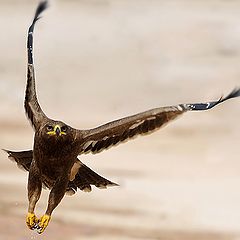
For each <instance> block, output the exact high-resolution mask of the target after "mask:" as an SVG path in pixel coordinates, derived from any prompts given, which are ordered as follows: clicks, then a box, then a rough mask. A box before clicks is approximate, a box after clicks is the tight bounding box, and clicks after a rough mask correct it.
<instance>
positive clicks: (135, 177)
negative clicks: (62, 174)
mask: <svg viewBox="0 0 240 240" xmlns="http://www.w3.org/2000/svg"><path fill="white" fill-rule="evenodd" d="M37 3H38V1H36V0H21V1H17V0H8V1H7V0H0V29H1V36H0V53H1V58H0V60H1V61H0V112H1V114H0V133H1V138H0V148H6V149H11V150H26V149H31V148H32V141H33V130H32V129H31V126H30V124H29V123H28V120H27V119H26V117H25V113H24V108H23V101H24V91H25V83H26V76H25V75H26V33H27V29H28V26H29V24H30V23H31V20H32V17H33V14H34V11H35V8H36V6H37ZM50 5H51V7H50V8H49V9H48V10H47V11H46V12H45V13H44V14H43V16H44V17H43V18H42V19H41V20H40V21H39V22H38V23H37V26H36V31H35V38H34V40H35V46H34V47H35V51H34V55H35V70H36V79H37V91H38V97H39V100H40V104H41V106H42V108H43V109H44V111H45V112H46V114H47V115H48V116H49V117H51V118H54V119H61V120H63V121H65V122H66V123H68V124H70V125H72V126H74V127H76V128H80V129H85V128H92V127H95V126H98V125H100V124H103V123H106V122H108V121H111V120H114V119H118V118H121V117H124V116H127V115H130V114H134V113H138V112H140V111H144V110H147V109H150V108H154V107H159V106H166V105H175V104H178V103H195V102H201V101H208V100H216V99H218V98H219V97H220V96H221V95H222V94H227V93H228V92H229V91H231V90H232V89H233V88H234V87H236V86H240V80H239V79H240V68H239V64H240V1H223V0H203V1H190V0H178V1H174V0H171V1H164V0H78V1H77V0H75V1H74V0H55V1H52V2H51V3H50ZM239 104H240V100H239V99H235V100H230V101H228V102H226V103H224V104H222V105H220V106H218V107H216V108H215V109H213V110H211V111H207V112H200V113H194V112H192V113H188V114H186V115H184V116H183V117H181V118H179V119H178V120H177V121H175V122H172V123H170V124H169V125H168V126H167V127H165V128H163V129H162V130H161V131H158V132H156V133H154V134H152V135H150V136H146V137H141V138H137V139H136V140H134V141H131V142H128V143H127V144H123V145H120V146H118V147H116V148H112V149H110V150H108V151H106V152H102V153H100V154H98V155H91V154H90V155H86V156H80V159H81V160H82V161H83V162H84V163H86V164H87V165H88V166H89V167H91V168H92V169H94V170H95V171H97V172H98V173H99V174H101V175H103V176H105V177H106V178H109V179H110V180H112V181H114V182H117V183H119V184H120V187H115V188H110V189H108V190H99V189H96V188H93V191H92V192H91V193H90V194H89V193H83V192H78V193H77V194H75V195H74V196H73V197H68V196H66V197H65V198H64V199H63V201H62V202H61V204H60V205H59V207H58V208H57V209H56V210H55V212H54V214H53V218H52V221H51V223H50V225H49V227H48V228H47V230H46V232H45V233H44V234H43V235H41V236H39V235H38V234H37V233H35V232H31V231H29V230H28V229H27V227H26V226H25V215H26V213H27V192H26V184H27V173H26V172H23V171H21V170H19V169H18V168H17V167H16V165H15V164H14V163H12V162H10V161H9V160H8V159H7V155H6V154H5V153H3V152H2V151H1V152H0V191H1V194H0V239H5V240H12V239H44V240H45V239H57V240H63V239H64V240H65V239H66V238H67V239H69V240H80V239H84V240H86V239H93V240H99V239H105V240H108V239H109V240H113V239H120V240H133V239H147V240H148V239H150V240H153V239H167V240H173V239H174V240H175V239H180V240H181V239H184V240H193V239H194V240H198V239H209V240H212V239H213V240H215V239H216V240H221V239H240V191H239V185H240V173H239V170H240V159H239V155H240V148H239V146H240V137H239V133H240V125H239V119H240V107H239ZM47 196H48V192H47V191H43V194H42V198H41V201H40V203H39V204H38V208H37V215H38V216H40V215H41V214H43V212H44V210H45V208H46V204H47Z"/></svg>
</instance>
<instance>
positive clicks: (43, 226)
mask: <svg viewBox="0 0 240 240" xmlns="http://www.w3.org/2000/svg"><path fill="white" fill-rule="evenodd" d="M50 219H51V216H50V215H47V214H44V215H43V216H42V217H41V218H40V221H39V223H38V233H39V234H41V233H43V232H44V230H45V229H46V227H47V226H48V223H49V221H50Z"/></svg>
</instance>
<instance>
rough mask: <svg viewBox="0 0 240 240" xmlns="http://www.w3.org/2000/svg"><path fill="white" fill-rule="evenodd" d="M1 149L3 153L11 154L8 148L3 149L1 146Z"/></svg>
mask: <svg viewBox="0 0 240 240" xmlns="http://www.w3.org/2000/svg"><path fill="white" fill-rule="evenodd" d="M2 151H4V152H5V153H7V154H9V155H10V154H11V151H9V150H6V149H3V148H2Z"/></svg>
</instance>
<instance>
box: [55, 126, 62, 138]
mask: <svg viewBox="0 0 240 240" xmlns="http://www.w3.org/2000/svg"><path fill="white" fill-rule="evenodd" d="M54 132H55V133H56V135H57V137H58V136H60V135H61V128H60V127H59V126H58V125H56V126H55V127H54Z"/></svg>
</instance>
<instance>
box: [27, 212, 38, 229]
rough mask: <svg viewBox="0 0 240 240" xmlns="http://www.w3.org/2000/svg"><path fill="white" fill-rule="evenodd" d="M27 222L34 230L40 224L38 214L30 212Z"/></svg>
mask: <svg viewBox="0 0 240 240" xmlns="http://www.w3.org/2000/svg"><path fill="white" fill-rule="evenodd" d="M26 223H27V226H28V227H29V228H30V229H31V230H34V229H35V228H36V226H37V225H38V219H37V217H36V215H35V214H34V213H28V214H27V218H26Z"/></svg>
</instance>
